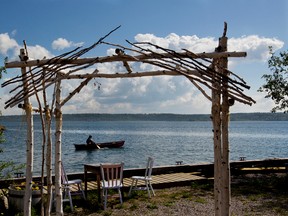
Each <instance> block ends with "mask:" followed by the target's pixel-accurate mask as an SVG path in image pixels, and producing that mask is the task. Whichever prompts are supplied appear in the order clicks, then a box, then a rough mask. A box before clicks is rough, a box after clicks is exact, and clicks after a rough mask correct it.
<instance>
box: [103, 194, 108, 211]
mask: <svg viewBox="0 0 288 216" xmlns="http://www.w3.org/2000/svg"><path fill="white" fill-rule="evenodd" d="M103 193H104V210H106V208H107V196H108V189H103Z"/></svg>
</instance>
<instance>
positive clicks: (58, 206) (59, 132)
mask: <svg viewBox="0 0 288 216" xmlns="http://www.w3.org/2000/svg"><path fill="white" fill-rule="evenodd" d="M60 104H61V81H58V82H57V83H56V106H55V121H56V128H55V130H56V133H55V193H56V215H57V216H62V215H63V204H62V199H63V197H62V184H61V160H62V159H61V157H62V156H61V135H62V111H61V105H60Z"/></svg>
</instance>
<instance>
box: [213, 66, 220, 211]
mask: <svg viewBox="0 0 288 216" xmlns="http://www.w3.org/2000/svg"><path fill="white" fill-rule="evenodd" d="M216 61H217V60H213V62H214V63H213V65H215V63H216ZM213 88H214V89H213V90H212V111H211V113H212V122H213V133H214V136H213V141H214V205H215V215H216V216H221V211H220V210H221V209H220V206H221V162H222V154H221V117H220V109H221V107H220V99H221V98H220V80H219V78H217V77H216V76H215V75H214V77H213Z"/></svg>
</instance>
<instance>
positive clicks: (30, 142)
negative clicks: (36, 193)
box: [20, 49, 34, 216]
mask: <svg viewBox="0 0 288 216" xmlns="http://www.w3.org/2000/svg"><path fill="white" fill-rule="evenodd" d="M20 58H21V60H22V61H23V60H24V59H26V54H25V50H24V49H21V50H20ZM21 73H22V78H23V91H24V94H25V95H27V94H28V93H27V91H28V90H27V85H28V81H27V75H26V67H23V68H21ZM24 109H25V112H26V121H27V140H26V184H25V186H26V190H25V196H24V216H30V215H31V203H32V177H33V155H34V133H33V116H32V105H31V104H30V100H29V98H28V97H27V98H25V99H24Z"/></svg>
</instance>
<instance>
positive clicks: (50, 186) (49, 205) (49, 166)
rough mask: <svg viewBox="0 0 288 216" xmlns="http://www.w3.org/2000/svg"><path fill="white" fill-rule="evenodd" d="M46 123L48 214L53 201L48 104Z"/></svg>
mask: <svg viewBox="0 0 288 216" xmlns="http://www.w3.org/2000/svg"><path fill="white" fill-rule="evenodd" d="M45 117H46V125H47V128H46V129H47V133H46V134H47V145H46V146H47V149H46V173H47V192H48V193H47V200H48V201H47V204H46V215H50V213H51V207H52V206H51V201H52V138H51V113H50V110H49V107H47V106H46V111H45Z"/></svg>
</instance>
